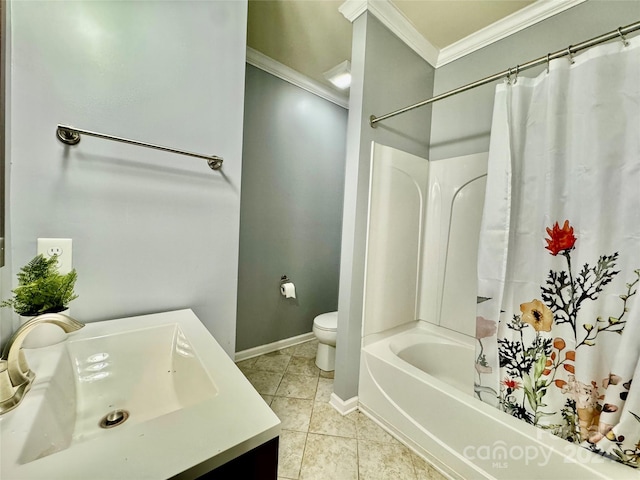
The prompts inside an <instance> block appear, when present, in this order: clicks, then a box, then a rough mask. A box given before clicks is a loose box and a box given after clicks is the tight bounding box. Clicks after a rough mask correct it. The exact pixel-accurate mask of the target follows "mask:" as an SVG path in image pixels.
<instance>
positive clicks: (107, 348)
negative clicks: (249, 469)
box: [0, 310, 279, 480]
mask: <svg viewBox="0 0 640 480" xmlns="http://www.w3.org/2000/svg"><path fill="white" fill-rule="evenodd" d="M25 353H26V355H27V360H28V362H29V364H30V366H31V369H32V370H33V371H34V372H35V373H36V380H35V382H34V385H33V387H32V389H31V391H30V392H29V393H28V394H27V395H26V396H25V399H24V400H23V402H22V404H21V405H20V406H18V407H17V408H16V409H15V410H13V411H11V412H9V413H7V414H5V415H3V416H0V435H1V437H0V440H1V445H0V446H1V453H0V455H1V463H0V477H2V478H8V479H12V480H13V479H14V478H16V479H17V478H47V479H52V478H65V479H68V478H69V479H70V478H98V477H99V478H168V477H171V476H174V475H176V474H180V473H182V475H183V477H184V478H195V477H197V476H198V475H200V474H203V473H205V472H206V471H208V470H211V469H213V468H215V467H217V466H219V465H221V464H223V463H225V462H226V461H228V460H231V459H233V458H235V457H237V456H238V455H240V454H242V453H245V452H246V451H248V450H250V449H251V448H254V447H255V446H258V445H260V444H261V443H264V442H265V441H268V440H270V439H272V438H274V437H275V436H277V435H278V434H279V421H278V419H277V417H276V416H275V415H274V414H273V412H272V411H271V410H270V409H269V407H268V406H267V405H266V404H265V403H264V402H263V401H262V399H261V397H260V396H259V395H258V394H257V392H255V390H254V389H253V388H252V387H251V386H250V384H249V383H248V382H247V381H246V379H245V378H244V376H243V375H242V374H241V373H240V372H239V371H238V370H237V368H236V367H235V365H234V364H233V362H232V361H231V359H229V358H228V357H227V355H226V353H225V352H224V351H223V350H222V348H221V347H220V346H219V345H218V344H217V342H216V341H215V340H214V339H213V337H212V336H211V335H210V334H209V333H208V331H207V330H206V329H205V328H204V326H203V325H202V324H201V323H200V322H199V320H198V319H197V317H196V316H195V315H194V314H193V312H191V311H190V310H181V311H177V312H169V313H165V314H156V315H147V316H142V317H133V318H130V319H122V320H112V321H109V322H98V323H92V324H87V326H85V328H83V329H82V330H80V331H78V332H77V333H74V334H72V335H70V336H69V339H68V340H67V341H65V342H64V343H62V344H59V345H54V346H51V347H47V348H41V349H33V350H25ZM115 410H118V411H124V412H126V414H125V416H126V419H125V420H124V421H121V422H118V421H117V420H115V421H114V422H113V423H114V424H113V425H111V422H106V423H107V425H104V423H105V422H103V426H100V422H101V420H102V419H103V418H104V417H105V415H107V414H108V413H110V412H114V411H115ZM105 426H106V427H108V428H103V427H105Z"/></svg>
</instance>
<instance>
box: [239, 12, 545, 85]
mask: <svg viewBox="0 0 640 480" xmlns="http://www.w3.org/2000/svg"><path fill="white" fill-rule="evenodd" d="M343 3H344V0H249V15H248V26H247V44H248V46H249V47H251V48H253V49H255V50H257V51H259V52H261V53H263V54H264V55H267V56H268V57H271V58H272V59H274V60H276V61H278V62H280V63H282V64H284V65H286V66H287V67H289V68H292V69H293V70H296V71H297V72H300V73H302V74H303V75H305V76H307V77H309V78H311V79H313V80H315V81H317V82H320V83H322V84H324V85H327V86H331V85H330V84H329V83H328V82H327V81H326V80H325V79H324V77H323V75H322V74H323V72H325V71H327V70H329V69H331V68H333V67H334V66H336V65H337V64H339V63H340V62H343V61H344V60H348V59H350V58H351V23H350V22H349V21H348V20H347V19H346V18H345V17H344V16H343V15H342V14H341V13H340V12H339V11H338V8H339V7H340V6H341V5H342V4H343ZM388 3H392V4H393V5H394V6H395V7H396V8H397V9H398V10H399V11H400V13H401V14H403V15H404V16H405V17H406V18H407V20H409V21H410V22H411V24H413V26H414V27H415V29H416V30H417V31H418V32H419V33H420V34H421V35H422V36H423V37H424V38H425V39H426V40H427V41H428V42H429V43H430V44H431V45H433V46H434V47H436V48H437V49H442V48H444V47H447V46H449V45H451V44H453V43H455V42H457V41H458V40H461V39H462V38H465V37H467V36H468V35H470V34H472V33H474V32H477V31H478V30H480V29H482V28H484V27H486V26H488V25H490V24H492V23H494V22H496V21H498V20H500V19H502V18H504V17H506V16H508V15H510V14H512V13H514V12H516V11H517V10H520V9H522V8H524V7H526V6H528V5H530V4H532V3H534V2H533V0H388Z"/></svg>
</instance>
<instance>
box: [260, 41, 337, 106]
mask: <svg viewBox="0 0 640 480" xmlns="http://www.w3.org/2000/svg"><path fill="white" fill-rule="evenodd" d="M247 63H248V64H249V65H253V66H254V67H256V68H259V69H260V70H263V71H265V72H267V73H270V74H271V75H274V76H276V77H278V78H281V79H282V80H284V81H285V82H289V83H290V84H292V85H295V86H296V87H299V88H302V89H303V90H306V91H307V92H309V93H313V94H314V95H317V96H319V97H321V98H324V99H325V100H328V101H330V102H332V103H335V104H336V105H338V106H340V107H342V108H347V109H348V108H349V97H348V96H345V95H340V94H339V93H337V92H334V91H333V90H331V89H330V88H328V87H325V86H324V85H322V84H321V83H320V82H316V81H315V80H312V79H311V78H309V77H307V76H306V75H303V74H302V73H300V72H297V71H296V70H294V69H292V68H289V67H287V66H286V65H283V64H282V63H280V62H278V61H276V60H274V59H273V58H271V57H268V56H266V55H265V54H264V53H261V52H259V51H257V50H254V49H253V48H251V47H247Z"/></svg>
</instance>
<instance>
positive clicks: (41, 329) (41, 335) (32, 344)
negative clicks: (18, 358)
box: [19, 308, 69, 348]
mask: <svg viewBox="0 0 640 480" xmlns="http://www.w3.org/2000/svg"><path fill="white" fill-rule="evenodd" d="M58 313H62V314H64V315H69V309H68V308H67V309H66V310H63V311H61V312H58ZM19 317H20V325H23V324H24V323H26V322H28V321H29V320H31V319H32V318H35V317H23V316H22V315H19ZM65 338H67V334H66V333H65V331H64V330H62V329H61V328H60V327H59V326H57V325H53V324H51V323H43V324H42V325H38V326H37V327H35V328H34V329H33V330H31V332H29V334H28V335H27V336H26V338H25V339H24V342H22V348H40V347H48V346H49V345H55V344H56V343H60V342H62V341H63V340H64V339H65Z"/></svg>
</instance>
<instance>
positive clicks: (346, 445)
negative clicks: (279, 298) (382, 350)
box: [237, 340, 445, 480]
mask: <svg viewBox="0 0 640 480" xmlns="http://www.w3.org/2000/svg"><path fill="white" fill-rule="evenodd" d="M317 346H318V343H317V341H316V340H312V341H309V342H305V343H301V344H299V345H295V346H293V347H288V348H285V349H282V350H279V351H277V352H273V353H268V354H266V355H262V356H260V357H255V358H250V359H248V360H243V361H240V362H238V363H237V365H238V367H239V368H240V370H242V372H243V373H244V375H245V376H246V377H247V378H248V379H249V381H250V382H251V383H252V384H253V386H254V387H255V389H256V390H257V391H258V392H259V393H260V394H261V395H262V397H263V398H264V400H265V401H266V402H267V403H268V404H269V405H270V406H271V408H272V409H273V411H274V412H275V413H276V415H278V417H279V418H280V420H281V421H282V432H281V435H280V454H279V459H278V478H279V479H294V480H298V479H300V480H343V479H344V480H387V479H393V480H444V479H445V477H444V476H442V475H441V474H440V473H439V472H438V471H437V470H435V469H434V468H433V467H432V466H431V465H430V464H429V463H428V462H426V461H425V460H423V459H422V458H421V457H419V456H418V455H416V454H415V453H413V452H412V451H411V450H409V449H408V448H407V447H405V446H404V445H403V444H401V443H400V442H399V441H398V440H396V439H395V438H394V437H392V436H391V435H389V434H388V433H387V432H385V431H384V430H383V429H382V428H380V427H379V426H378V425H377V424H376V423H374V422H373V421H372V420H370V419H369V418H368V417H367V416H365V415H364V414H362V413H360V412H357V411H356V412H353V413H351V414H349V415H346V416H344V417H343V416H342V415H340V414H339V413H338V412H337V411H336V410H334V409H333V407H331V405H329V403H328V402H329V398H330V396H331V393H332V392H333V372H324V371H322V370H320V369H319V368H318V367H316V365H315V355H316V350H317Z"/></svg>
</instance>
